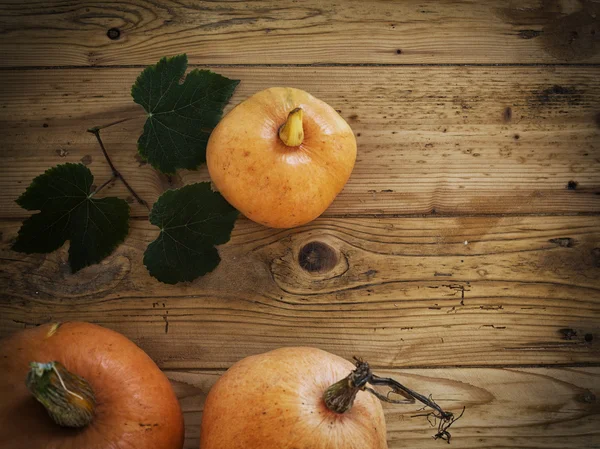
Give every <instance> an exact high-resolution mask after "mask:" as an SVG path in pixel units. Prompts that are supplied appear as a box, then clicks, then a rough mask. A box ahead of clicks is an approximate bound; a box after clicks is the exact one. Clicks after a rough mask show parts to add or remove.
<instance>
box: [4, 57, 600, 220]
mask: <svg viewBox="0 0 600 449" xmlns="http://www.w3.org/2000/svg"><path fill="white" fill-rule="evenodd" d="M218 70H219V72H221V73H223V74H225V75H227V76H230V77H235V78H238V79H241V80H242V83H241V86H240V87H239V88H238V90H237V92H236V94H235V96H234V98H233V100H232V103H231V106H230V107H232V106H233V105H235V104H237V103H239V102H240V101H242V100H243V99H245V98H247V97H248V96H249V95H251V94H253V93H254V92H257V91H259V90H261V89H264V88H266V87H269V86H273V85H291V86H296V87H299V88H303V89H305V90H307V91H309V92H311V93H313V94H314V95H315V96H317V97H319V98H322V99H323V100H325V101H327V102H328V103H329V104H331V105H332V106H333V107H335V108H337V109H338V110H339V111H340V113H341V115H342V116H343V117H345V118H346V119H347V120H348V122H349V123H350V124H351V126H352V127H353V129H354V131H355V133H356V135H357V141H358V151H359V154H358V160H357V163H356V167H355V170H354V173H353V175H352V177H351V179H350V181H349V183H348V185H347V186H346V188H345V190H344V192H343V193H342V194H341V195H340V196H339V197H338V199H337V200H336V201H335V202H334V203H333V205H332V206H331V207H330V209H329V210H328V211H327V212H326V214H327V215H329V216H332V215H343V214H352V215H354V214H429V213H438V214H530V213H577V212H598V211H600V195H599V193H600V144H599V142H600V122H599V119H598V113H599V111H600V76H599V75H600V68H593V67H587V68H583V67H557V68H546V67H533V68H531V67H529V68H525V67H519V68H513V67H494V68H486V67H476V68H474V67H435V68H431V67H430V68H424V67H418V68H415V67H387V68H372V67H356V68H353V69H352V70H348V69H346V68H289V67H288V68H269V67H266V68H265V67H263V68H220V69H218ZM138 73H139V69H70V70H45V71H8V72H6V71H5V72H2V73H0V77H1V82H2V84H3V86H5V88H4V89H3V90H2V92H1V93H0V100H1V103H2V108H0V139H1V141H2V152H1V158H2V165H1V167H0V175H1V176H0V210H1V211H2V212H1V214H2V215H1V216H3V217H22V216H23V215H24V214H25V213H26V212H24V211H23V210H21V209H20V208H19V207H18V206H17V205H16V204H15V203H14V200H15V199H16V198H17V197H18V195H19V194H20V193H21V192H22V191H23V190H24V188H25V187H26V186H27V185H28V184H29V182H30V181H31V179H32V178H33V177H34V176H36V175H38V174H40V173H42V172H43V171H44V170H46V169H47V168H48V167H50V166H53V165H55V164H58V163H62V162H66V161H73V162H77V161H80V160H83V161H84V162H86V163H89V164H90V165H89V166H90V168H91V169H92V171H93V172H94V174H95V175H96V176H97V177H98V182H99V183H100V182H103V180H105V179H107V178H108V176H109V168H108V165H107V164H106V162H105V161H104V159H103V158H102V156H101V153H100V150H99V148H98V145H97V143H96V141H95V139H94V137H93V136H92V135H90V134H89V133H86V132H85V130H86V129H87V128H89V127H91V126H96V125H100V124H104V123H109V122H112V121H114V120H116V119H119V118H124V117H138V116H139V113H140V108H139V107H138V106H137V105H135V104H133V102H132V100H131V98H130V96H129V90H130V87H131V84H132V83H133V82H134V80H135V78H136V76H137V75H138ZM23 92H27V95H26V96H24V95H23ZM142 126H143V117H141V116H139V117H138V118H136V119H135V120H131V121H129V122H125V123H122V124H120V125H118V126H114V127H113V128H109V129H106V130H105V131H104V132H103V137H104V139H105V141H106V145H107V147H108V149H109V151H110V153H111V154H112V156H113V158H114V160H115V163H116V165H117V167H118V168H119V169H120V170H121V172H122V173H124V174H125V175H126V177H127V179H128V180H129V182H130V183H131V184H132V185H133V186H134V187H135V188H136V189H137V190H138V192H139V193H140V194H141V195H142V196H143V197H144V198H145V199H146V200H147V201H149V202H153V201H155V200H156V198H157V197H158V195H159V194H160V193H161V192H162V191H164V189H165V188H168V187H170V186H180V185H182V184H184V183H191V182H195V181H199V180H207V179H208V177H207V173H206V170H205V169H204V168H203V169H201V170H199V171H197V172H190V171H181V172H179V173H178V175H177V176H176V177H174V178H173V179H172V182H171V183H169V182H168V180H167V179H166V178H165V177H163V176H160V175H158V174H157V173H156V172H155V171H154V170H153V169H152V168H151V167H150V166H149V165H143V164H141V163H139V161H138V160H136V141H137V137H138V136H139V134H140V133H141V129H142ZM569 181H572V182H571V184H569ZM569 185H571V187H572V188H573V190H569V189H568V188H567V187H568V186H569ZM106 192H108V193H112V192H116V193H117V194H122V195H123V197H127V196H128V193H127V192H126V191H125V190H124V189H123V188H122V186H120V185H116V186H115V187H114V189H108V190H106ZM132 207H133V212H132V213H133V215H135V216H145V215H146V214H147V211H146V209H145V208H143V207H140V206H138V205H135V204H134V205H132Z"/></svg>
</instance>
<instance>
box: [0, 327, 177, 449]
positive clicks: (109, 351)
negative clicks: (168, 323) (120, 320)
mask: <svg viewBox="0 0 600 449" xmlns="http://www.w3.org/2000/svg"><path fill="white" fill-rule="evenodd" d="M31 362H33V363H32V364H31V366H30V363H31ZM0 373H2V381H1V382H0V447H2V448H3V449H13V448H14V449H23V448H32V449H37V448H48V449H80V448H81V449H83V448H85V449H116V448H128V449H136V448H139V449H142V448H143V449H181V447H182V446H183V434H184V428H183V418H182V414H181V409H180V407H179V403H178V402H177V398H176V397H175V394H174V393H173V390H172V388H171V385H170V383H169V381H168V379H167V378H166V377H165V375H164V374H163V373H162V372H161V371H160V370H159V369H158V367H157V366H156V365H155V364H154V362H153V361H152V360H151V359H150V357H148V355H146V353H145V352H144V351H142V350H141V349H140V348H138V347H137V346H136V345H135V344H134V343H133V342H131V341H130V340H128V339H127V338H125V337H124V336H123V335H121V334H118V333H117V332H114V331H111V330H109V329H106V328H103V327H100V326H96V325H93V324H89V323H64V324H60V325H59V324H47V325H43V326H39V327H36V328H30V329H26V330H24V331H21V332H19V333H17V334H14V335H13V336H11V337H8V338H6V339H4V340H3V341H0ZM26 382H27V385H26ZM36 399H37V401H36ZM40 402H41V404H40ZM44 408H46V410H44ZM53 421H54V422H53Z"/></svg>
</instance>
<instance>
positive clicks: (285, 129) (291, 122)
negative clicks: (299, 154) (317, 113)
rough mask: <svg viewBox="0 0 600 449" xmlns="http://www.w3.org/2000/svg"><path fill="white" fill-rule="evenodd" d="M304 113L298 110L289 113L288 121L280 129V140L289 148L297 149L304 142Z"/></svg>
mask: <svg viewBox="0 0 600 449" xmlns="http://www.w3.org/2000/svg"><path fill="white" fill-rule="evenodd" d="M303 115H304V111H303V110H302V109H301V108H296V109H294V110H292V112H290V113H289V115H288V118H287V120H286V121H285V123H284V124H283V125H281V126H280V127H279V138H280V139H281V141H282V142H283V143H284V144H285V145H286V146H288V147H297V146H299V145H300V144H301V143H302V141H303V140H304V128H303V127H302V117H303Z"/></svg>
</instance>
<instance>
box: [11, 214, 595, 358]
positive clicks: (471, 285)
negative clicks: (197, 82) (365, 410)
mask: <svg viewBox="0 0 600 449" xmlns="http://www.w3.org/2000/svg"><path fill="white" fill-rule="evenodd" d="M131 224H132V228H133V229H132V231H131V233H130V235H129V237H128V238H127V240H126V242H125V243H124V244H123V245H122V246H121V247H120V248H119V249H118V250H117V251H116V252H115V253H114V254H113V255H111V256H110V257H108V258H107V259H106V260H105V261H104V262H103V263H101V264H99V265H96V266H92V267H88V268H86V269H84V270H82V271H80V272H78V273H77V274H75V275H72V274H70V273H69V268H68V265H67V264H66V259H67V251H66V248H63V249H61V250H59V251H57V252H55V253H53V254H50V255H24V254H19V253H16V252H12V251H10V250H9V245H10V242H11V241H12V240H13V239H14V237H15V235H16V232H17V230H18V222H14V221H9V222H6V221H5V222H2V227H1V229H2V247H1V250H2V251H1V254H0V257H2V266H3V268H2V272H1V273H0V282H1V283H2V285H3V289H2V294H1V295H2V296H0V298H1V300H0V336H1V335H4V334H7V333H9V332H12V331H14V330H17V329H19V328H22V327H23V326H28V325H35V324H39V323H42V322H47V321H52V320H85V321H91V322H95V323H99V324H102V325H105V326H108V327H111V328H113V329H116V330H118V331H119V332H122V333H124V334H125V335H127V336H128V337H130V338H132V339H133V340H134V341H135V342H136V343H138V344H140V345H142V346H143V347H144V348H145V349H146V350H147V351H148V353H149V354H150V355H151V356H152V358H153V359H154V360H156V361H157V363H159V364H160V366H161V367H162V368H169V369H186V368H224V367H228V366H230V365H231V364H232V363H233V362H235V361H236V360H239V359H240V358H242V357H245V356H247V355H250V354H254V353H258V352H263V351H266V350H270V349H273V348H276V347H280V346H290V345H312V346H320V347H322V348H324V349H327V350H329V351H331V352H336V353H339V354H341V355H343V356H344V357H346V358H351V357H352V356H354V355H357V356H362V357H365V358H366V359H368V360H369V361H371V363H373V364H374V365H376V366H382V367H419V366H448V365H460V366H474V365H477V366H479V365H483V366H489V365H494V366H497V365H515V364H534V363H535V364H572V363H598V362H599V361H600V350H599V346H598V340H599V338H600V337H599V332H600V281H599V279H600V277H599V273H600V222H599V220H598V217H508V218H500V217H477V218H465V217H459V218H402V219H393V218H388V219H366V218H362V219H335V220H318V221H316V222H314V223H312V224H310V225H307V226H304V227H301V228H298V229H296V230H285V231H283V230H272V229H267V228H264V227H262V226H259V225H255V224H253V223H251V222H249V221H247V220H239V221H238V223H237V224H236V227H235V231H234V234H233V237H232V240H231V241H230V242H229V243H228V244H226V245H224V246H221V247H220V254H221V258H222V262H221V264H220V265H219V267H218V268H217V269H216V270H215V271H214V272H212V273H210V274H209V275H207V276H205V277H204V278H201V279H199V280H197V281H195V282H192V283H186V284H180V285H176V286H169V285H164V284H160V283H159V282H157V281H155V280H154V279H153V278H151V277H150V276H149V275H148V273H147V271H146V269H145V267H144V266H143V264H142V252H143V251H144V249H145V247H146V245H147V244H148V243H149V242H150V241H151V240H153V239H154V238H155V237H156V236H157V234H158V232H157V229H156V228H154V227H152V226H151V225H149V224H148V222H147V221H145V220H133V221H132V222H131Z"/></svg>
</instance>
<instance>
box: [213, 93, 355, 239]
mask: <svg viewBox="0 0 600 449" xmlns="http://www.w3.org/2000/svg"><path fill="white" fill-rule="evenodd" d="M206 160H207V165H208V170H209V172H210V177H211V179H212V181H213V182H214V184H215V185H216V187H217V189H218V190H219V191H220V192H221V194H222V195H223V196H224V197H225V198H226V199H227V201H229V202H230V203H231V204H232V205H233V206H234V207H235V208H236V209H238V210H239V211H240V212H241V213H243V214H244V215H245V216H246V217H248V218H249V219H251V220H254V221H256V222H258V223H261V224H264V225H265V226H270V227H274V228H290V227H294V226H299V225H302V224H305V223H308V222H310V221H312V220H314V219H315V218H317V217H318V216H319V215H321V214H322V213H323V212H324V211H325V209H327V207H329V205H330V204H331V202H332V201H333V200H334V198H335V197H336V196H337V194H338V193H340V191H341V190H342V188H343V187H344V185H345V184H346V182H347V181H348V178H349V177H350V173H351V172H352V168H353V167H354V162H355V160H356V139H355V137H354V134H353V133H352V130H351V129H350V126H349V125H348V123H346V122H345V121H344V119H343V118H342V117H340V115H339V114H338V113H337V112H336V111H335V110H334V109H333V108H332V107H331V106H329V105H328V104H326V103H325V102H323V101H321V100H318V99H316V98H315V97H313V96H312V95H310V94H309V93H307V92H304V91H302V90H300V89H294V88H290V87H285V88H284V87H273V88H270V89H267V90H264V91H262V92H259V93H257V94H255V95H253V96H252V97H250V98H248V99H247V100H246V101H244V102H242V103H240V104H239V105H238V106H236V107H235V108H234V109H233V110H231V112H229V113H228V114H227V115H226V116H225V117H224V118H223V119H222V120H221V122H220V123H219V124H218V125H217V127H216V128H215V129H214V131H213V132H212V134H211V136H210V139H209V141H208V146H207V150H206Z"/></svg>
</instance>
